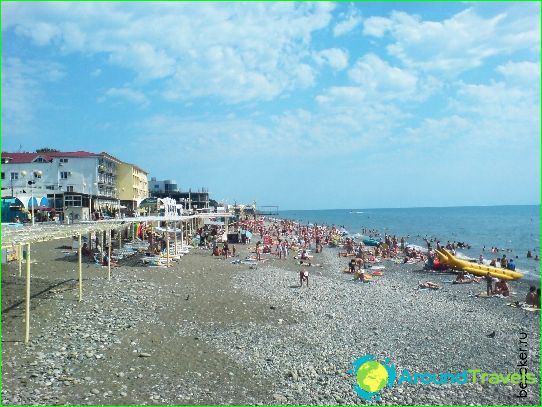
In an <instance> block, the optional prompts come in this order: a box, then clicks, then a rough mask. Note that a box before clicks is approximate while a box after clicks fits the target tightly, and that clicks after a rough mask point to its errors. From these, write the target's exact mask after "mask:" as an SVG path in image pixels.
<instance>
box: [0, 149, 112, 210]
mask: <svg viewBox="0 0 542 407" xmlns="http://www.w3.org/2000/svg"><path fill="white" fill-rule="evenodd" d="M120 162H121V161H120V160H118V159H116V158H115V157H113V156H111V155H109V154H107V153H103V152H102V153H89V152H86V151H75V152H44V153H8V152H3V153H2V196H3V197H4V196H15V197H17V198H19V199H20V200H21V201H22V202H23V204H24V205H25V207H26V208H29V207H31V206H32V203H31V200H32V197H34V198H33V199H34V201H33V202H34V205H35V206H49V207H52V208H55V209H56V210H57V211H64V210H65V208H67V207H72V206H73V207H86V208H89V210H90V211H94V210H110V211H112V210H118V208H119V199H118V191H117V166H118V164H120Z"/></svg>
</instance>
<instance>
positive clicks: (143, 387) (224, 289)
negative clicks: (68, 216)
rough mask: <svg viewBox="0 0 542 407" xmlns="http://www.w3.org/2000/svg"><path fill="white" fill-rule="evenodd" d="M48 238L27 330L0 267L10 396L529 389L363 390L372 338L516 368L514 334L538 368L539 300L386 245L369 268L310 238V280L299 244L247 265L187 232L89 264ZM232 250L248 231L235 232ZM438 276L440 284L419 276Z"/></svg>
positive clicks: (416, 366) (216, 400)
mask: <svg viewBox="0 0 542 407" xmlns="http://www.w3.org/2000/svg"><path fill="white" fill-rule="evenodd" d="M62 244H66V242H61V241H55V242H49V243H41V244H36V245H34V246H33V252H32V270H33V271H32V300H31V333H30V335H31V336H30V343H29V344H28V345H25V344H24V343H23V342H22V340H23V338H24V301H23V300H24V286H25V280H24V272H23V277H18V268H17V263H16V262H15V263H10V264H8V265H5V266H4V267H3V270H2V310H3V312H2V338H3V343H2V359H3V363H2V366H3V369H2V382H3V388H2V399H3V400H2V403H3V404H4V405H29V404H34V405H63V404H69V405H77V404H81V405H133V404H137V405H172V404H174V405H187V404H188V405H194V404H202V405H203V404H205V405H206V404H237V405H277V404H278V405H312V404H319V405H320V404H322V405H363V404H377V405H421V404H423V405H538V404H539V402H540V387H539V384H538V383H537V384H536V385H530V386H528V388H527V389H526V392H527V396H526V397H518V394H519V391H520V387H519V386H518V385H512V384H506V385H503V384H499V385H488V384H485V385H482V384H479V383H476V384H473V383H469V384H466V385H453V384H444V385H435V384H416V385H412V384H402V385H397V386H394V387H392V388H387V389H384V390H383V391H382V393H381V399H380V400H375V401H366V400H364V399H362V398H360V397H359V396H358V395H357V394H356V393H355V392H354V390H353V388H352V385H353V384H354V383H355V377H353V376H352V375H351V374H350V373H349V370H350V369H351V368H352V362H354V361H355V360H356V359H357V358H359V357H361V356H363V355H367V354H371V355H374V356H375V357H376V358H377V359H380V360H383V359H386V358H387V359H389V360H390V361H391V362H392V363H393V364H394V365H395V367H396V370H397V371H402V370H403V369H408V370H409V371H412V372H452V373H457V372H459V371H462V370H464V369H480V370H481V371H484V372H496V373H516V372H517V371H518V369H519V367H518V362H520V355H519V353H520V336H521V337H524V334H526V339H525V340H524V341H525V342H527V347H528V359H527V362H526V363H527V364H526V366H527V368H528V370H529V371H530V372H535V373H536V374H537V378H538V379H539V372H540V362H539V361H540V314H539V312H528V311H525V310H522V309H520V308H514V307H510V306H507V303H510V302H514V301H523V300H524V298H525V293H526V292H527V289H528V286H529V283H528V282H514V283H512V291H513V293H514V294H513V295H512V297H511V298H498V297H491V298H479V297H476V294H479V293H481V292H483V291H485V284H475V283H473V284H464V285H455V284H451V283H449V282H450V281H451V280H453V279H454V278H455V276H454V275H452V274H446V273H434V272H426V271H422V267H423V265H422V264H421V263H418V264H402V263H399V262H394V261H392V260H383V261H382V262H381V263H379V265H381V266H384V269H383V275H382V276H381V277H374V278H373V279H372V280H371V281H370V282H369V283H362V282H358V281H354V280H353V279H352V276H351V275H349V274H345V273H343V272H342V270H343V269H344V267H346V264H347V262H348V259H345V258H343V257H338V256H337V249H334V248H325V249H324V251H323V253H318V254H314V256H315V257H314V259H313V261H314V262H318V263H321V264H322V267H311V268H310V269H309V270H310V280H309V281H310V285H309V288H307V287H302V288H300V287H299V269H300V266H299V265H298V263H297V260H295V259H293V257H292V256H293V255H292V254H290V256H289V258H288V259H279V258H278V257H276V256H274V255H271V254H266V255H264V258H266V259H267V261H265V262H260V263H259V264H258V265H257V266H256V267H253V266H250V265H247V264H232V262H231V259H227V260H225V259H224V258H223V257H220V258H216V257H212V256H211V255H210V252H209V250H204V249H197V248H194V249H192V250H191V251H190V254H188V255H186V256H183V257H182V258H181V259H180V260H179V261H178V262H175V263H173V264H172V266H171V267H170V268H151V267H143V266H142V264H140V262H139V260H138V259H137V258H136V256H134V258H130V259H127V260H125V261H123V262H121V266H120V267H118V268H115V269H114V270H113V271H112V278H111V280H110V281H108V279H107V269H106V268H102V267H99V266H95V265H94V264H92V263H87V264H84V265H83V275H84V280H83V301H82V302H79V301H78V285H77V281H76V280H77V277H76V271H75V270H76V268H77V263H76V259H75V257H73V258H69V257H63V256H62V255H61V254H60V253H61V251H60V249H59V247H62ZM236 248H237V253H238V256H239V258H241V259H242V258H244V257H245V256H247V255H248V254H249V252H248V246H244V245H236ZM428 280H430V281H433V282H435V283H438V284H440V286H441V287H442V288H441V289H439V290H427V289H418V282H419V281H428Z"/></svg>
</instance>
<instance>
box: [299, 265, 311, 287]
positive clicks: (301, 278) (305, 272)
mask: <svg viewBox="0 0 542 407" xmlns="http://www.w3.org/2000/svg"><path fill="white" fill-rule="evenodd" d="M303 281H305V282H306V284H307V288H309V272H308V270H304V269H301V271H300V272H299V286H300V287H303Z"/></svg>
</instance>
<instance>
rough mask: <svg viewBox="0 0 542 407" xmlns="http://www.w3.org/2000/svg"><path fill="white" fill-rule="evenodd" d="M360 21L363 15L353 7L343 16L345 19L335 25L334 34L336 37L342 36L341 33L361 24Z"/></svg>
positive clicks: (345, 32)
mask: <svg viewBox="0 0 542 407" xmlns="http://www.w3.org/2000/svg"><path fill="white" fill-rule="evenodd" d="M360 23H361V15H360V14H359V12H358V11H357V10H356V9H355V8H353V7H351V8H350V10H349V12H348V13H347V14H346V15H345V16H343V19H342V20H341V21H340V22H338V23H337V24H336V25H335V27H333V35H334V36H335V37H340V36H341V35H344V34H347V33H349V32H350V31H352V30H353V29H354V28H356V27H357V26H358V25H360Z"/></svg>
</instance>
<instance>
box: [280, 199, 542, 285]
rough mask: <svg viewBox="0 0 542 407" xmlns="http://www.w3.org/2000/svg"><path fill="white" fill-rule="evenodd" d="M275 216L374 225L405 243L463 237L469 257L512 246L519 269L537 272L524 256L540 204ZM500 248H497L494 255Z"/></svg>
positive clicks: (535, 249) (350, 226) (355, 228)
mask: <svg viewBox="0 0 542 407" xmlns="http://www.w3.org/2000/svg"><path fill="white" fill-rule="evenodd" d="M279 216H280V217H282V218H287V219H292V220H298V221H301V222H303V223H309V222H310V223H318V224H328V225H332V224H334V225H344V227H345V229H346V230H348V232H350V234H351V235H353V234H356V233H361V229H362V228H363V227H366V228H370V229H377V230H378V231H379V232H380V233H382V234H384V233H388V234H395V235H396V236H405V237H406V236H409V237H408V238H407V239H406V240H407V242H408V243H410V244H416V245H420V246H423V247H426V245H425V242H424V240H423V238H424V237H428V238H437V239H439V240H440V241H441V243H443V244H446V242H447V241H448V240H449V241H450V242H452V241H456V242H459V241H461V242H466V243H469V244H470V245H471V246H472V247H471V249H460V250H459V252H460V253H461V254H464V255H466V256H469V257H473V258H478V256H479V255H480V253H483V255H484V257H485V258H486V259H489V258H491V257H496V256H497V255H493V254H491V252H490V249H491V247H493V246H496V247H498V248H499V249H511V252H504V253H505V254H506V256H507V257H508V258H510V257H513V258H514V261H515V262H516V265H517V268H518V269H520V270H521V271H524V272H527V273H529V274H530V277H534V276H538V275H539V270H540V265H539V262H536V261H534V260H533V259H528V258H527V257H526V254H527V251H528V250H530V251H531V252H532V253H533V256H534V255H535V254H538V255H539V256H540V206H539V205H521V206H480V207H478V206H468V207H454V208H406V209H404V208H403V209H332V210H304V211H297V210H296V211H280V215H279ZM484 246H485V247H486V250H485V252H483V251H482V248H483V247H484ZM502 254H503V252H499V254H498V255H499V257H500V256H502ZM516 256H518V258H517V259H516V258H515V257H516Z"/></svg>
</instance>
